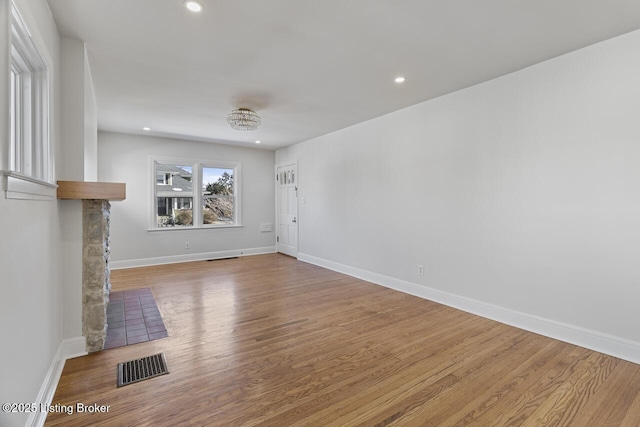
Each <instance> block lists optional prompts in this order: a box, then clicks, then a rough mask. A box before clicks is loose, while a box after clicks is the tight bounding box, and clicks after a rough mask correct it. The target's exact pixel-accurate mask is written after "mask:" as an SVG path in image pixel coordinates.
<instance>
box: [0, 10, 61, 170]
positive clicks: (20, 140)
mask: <svg viewBox="0 0 640 427" xmlns="http://www.w3.org/2000/svg"><path fill="white" fill-rule="evenodd" d="M10 92H11V93H10V102H11V105H10V127H11V130H10V142H9V153H10V156H9V160H10V164H9V165H8V166H9V168H10V170H11V171H12V172H15V173H17V174H19V175H22V176H26V177H30V178H33V179H36V180H38V181H44V182H52V181H53V162H52V159H53V156H52V155H51V152H50V143H49V70H48V67H47V62H46V61H45V59H44V58H43V56H42V55H41V54H40V52H39V51H38V49H37V48H36V45H35V44H34V41H33V40H32V38H31V35H30V33H29V30H28V29H27V27H26V25H25V23H24V21H23V20H22V18H21V17H20V14H19V13H18V10H17V9H16V7H15V5H13V4H12V7H11V77H10Z"/></svg>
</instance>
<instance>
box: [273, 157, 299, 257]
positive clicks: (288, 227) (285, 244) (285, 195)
mask: <svg viewBox="0 0 640 427" xmlns="http://www.w3.org/2000/svg"><path fill="white" fill-rule="evenodd" d="M276 186H277V187H278V200H277V203H278V228H277V233H278V237H277V245H278V252H282V253H283V254H286V255H290V256H292V257H297V256H298V166H297V165H296V164H290V165H284V166H279V167H278V168H277V170H276Z"/></svg>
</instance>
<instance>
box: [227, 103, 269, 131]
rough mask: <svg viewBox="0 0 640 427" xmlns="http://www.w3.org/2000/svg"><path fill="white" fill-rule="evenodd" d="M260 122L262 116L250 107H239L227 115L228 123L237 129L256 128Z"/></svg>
mask: <svg viewBox="0 0 640 427" xmlns="http://www.w3.org/2000/svg"><path fill="white" fill-rule="evenodd" d="M260 122H261V120H260V116H259V115H257V114H256V113H255V111H251V110H249V109H248V108H238V109H237V110H233V111H232V112H231V113H229V115H227V123H229V124H230V125H231V127H232V128H234V129H236V130H256V129H258V126H260Z"/></svg>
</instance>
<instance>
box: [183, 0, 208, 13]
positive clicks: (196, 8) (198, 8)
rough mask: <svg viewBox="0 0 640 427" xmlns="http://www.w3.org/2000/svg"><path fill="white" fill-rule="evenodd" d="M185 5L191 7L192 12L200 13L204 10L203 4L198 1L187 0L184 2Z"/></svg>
mask: <svg viewBox="0 0 640 427" xmlns="http://www.w3.org/2000/svg"><path fill="white" fill-rule="evenodd" d="M184 7H186V8H187V9H189V10H190V11H191V12H194V13H200V12H202V9H204V7H203V6H202V4H200V3H198V2H197V1H193V0H189V1H187V2H185V3H184Z"/></svg>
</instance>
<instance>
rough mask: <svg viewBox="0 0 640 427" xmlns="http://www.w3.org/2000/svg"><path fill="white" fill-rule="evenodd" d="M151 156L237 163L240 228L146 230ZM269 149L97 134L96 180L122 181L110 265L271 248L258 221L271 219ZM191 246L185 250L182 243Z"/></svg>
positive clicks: (113, 214)
mask: <svg viewBox="0 0 640 427" xmlns="http://www.w3.org/2000/svg"><path fill="white" fill-rule="evenodd" d="M151 155H159V156H175V157H178V158H195V159H202V160H222V161H230V162H240V163H241V169H242V172H241V183H242V184H241V185H242V192H241V194H242V223H243V227H242V228H229V229H206V230H203V229H199V230H171V231H155V232H149V231H147V229H148V228H149V227H148V225H149V224H148V222H149V221H148V218H149V212H150V211H152V206H151V202H150V196H149V192H150V180H152V179H154V177H153V176H152V174H153V172H152V171H150V167H149V163H150V160H149V159H150V156H151ZM274 157H275V154H274V152H273V151H265V150H258V149H250V148H240V147H233V146H230V145H221V144H213V143H204V142H193V141H183V140H176V139H169V138H160V137H153V136H136V135H125V134H118V133H108V132H99V133H98V178H99V180H100V181H105V182H124V183H126V186H127V199H126V200H125V201H122V202H112V204H111V206H112V207H111V266H112V267H113V268H119V267H126V266H133V265H149V264H156V263H164V262H176V261H186V260H190V259H207V258H209V257H213V256H215V255H216V253H218V255H225V254H228V255H236V254H239V252H240V251H243V252H245V253H247V252H248V253H253V252H263V251H273V250H274V245H275V234H274V233H273V232H269V233H261V232H260V228H259V227H260V223H272V224H273V223H274V221H275V219H274V218H275V202H274V198H275V193H274V191H275V185H274V177H275V172H274ZM187 241H188V242H190V244H191V248H190V249H188V250H187V249H185V242H187Z"/></svg>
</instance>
